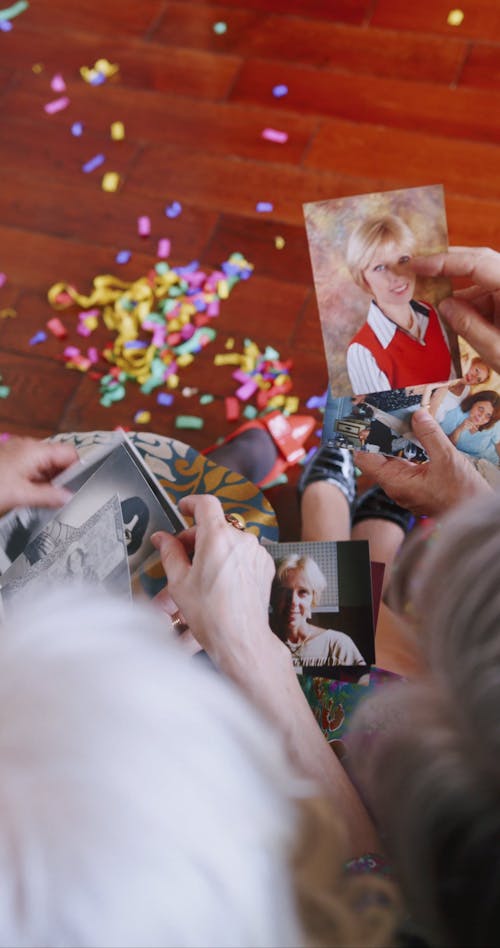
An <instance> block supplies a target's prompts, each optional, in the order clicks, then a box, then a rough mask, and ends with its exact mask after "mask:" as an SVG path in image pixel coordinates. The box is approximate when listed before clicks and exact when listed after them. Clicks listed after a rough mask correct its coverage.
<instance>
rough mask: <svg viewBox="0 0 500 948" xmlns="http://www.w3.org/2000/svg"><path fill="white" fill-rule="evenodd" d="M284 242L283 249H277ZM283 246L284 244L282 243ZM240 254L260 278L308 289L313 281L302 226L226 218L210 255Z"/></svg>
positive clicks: (219, 223)
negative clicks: (302, 286) (308, 285)
mask: <svg viewBox="0 0 500 948" xmlns="http://www.w3.org/2000/svg"><path fill="white" fill-rule="evenodd" d="M277 238H282V240H284V246H276V239H277ZM279 243H281V242H279ZM234 250H240V251H241V252H242V253H243V254H244V255H245V257H246V258H247V260H251V261H252V263H253V264H254V266H255V272H256V273H258V274H259V275H261V276H267V277H273V278H274V279H277V280H285V281H289V282H291V283H302V284H304V285H307V284H309V283H310V281H311V262H310V258H309V249H308V246H307V239H306V234H305V230H304V225H303V223H302V224H301V225H296V226H292V225H290V224H283V223H282V222H274V221H266V220H262V219H261V218H259V219H249V218H243V217H238V216H236V215H231V214H223V215H222V216H221V217H220V220H219V222H218V224H217V226H216V227H215V229H214V232H213V236H212V239H211V242H210V244H209V247H208V250H207V254H208V256H209V258H210V259H212V258H213V255H214V253H218V254H219V256H221V255H222V257H224V258H227V257H228V256H229V254H230V253H232V252H233V251H234Z"/></svg>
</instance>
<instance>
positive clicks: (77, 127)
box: [71, 122, 83, 138]
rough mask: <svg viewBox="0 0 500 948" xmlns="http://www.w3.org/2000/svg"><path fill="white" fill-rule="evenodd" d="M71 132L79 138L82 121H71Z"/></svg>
mask: <svg viewBox="0 0 500 948" xmlns="http://www.w3.org/2000/svg"><path fill="white" fill-rule="evenodd" d="M71 134H72V135H74V136H75V138H80V135H82V134H83V122H73V125H72V126H71Z"/></svg>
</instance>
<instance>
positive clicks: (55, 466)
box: [0, 437, 78, 513]
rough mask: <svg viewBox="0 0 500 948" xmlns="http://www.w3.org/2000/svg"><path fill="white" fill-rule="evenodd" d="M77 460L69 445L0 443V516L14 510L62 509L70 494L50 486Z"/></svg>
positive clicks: (23, 440) (20, 440) (27, 440)
mask: <svg viewBox="0 0 500 948" xmlns="http://www.w3.org/2000/svg"><path fill="white" fill-rule="evenodd" d="M77 460H78V454H77V451H76V449H75V448H74V447H72V446H71V445H70V444H59V443H58V442H55V441H54V442H52V441H37V440H36V439H35V438H17V437H12V438H8V440H7V441H4V442H2V444H0V513H5V512H6V511H7V510H10V509H11V508H12V507H20V506H23V507H24V506H31V507H62V505H63V504H65V503H66V502H67V501H68V500H69V498H70V497H71V494H70V493H69V492H68V491H67V490H65V489H64V488H63V487H55V486H54V485H53V484H51V481H52V480H53V478H54V477H56V476H57V475H58V474H60V473H61V472H62V471H65V470H66V468H67V467H69V466H70V464H74V462H75V461H77Z"/></svg>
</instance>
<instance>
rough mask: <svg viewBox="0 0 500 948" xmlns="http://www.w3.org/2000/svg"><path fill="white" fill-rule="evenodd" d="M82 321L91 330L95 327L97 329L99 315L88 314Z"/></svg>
mask: <svg viewBox="0 0 500 948" xmlns="http://www.w3.org/2000/svg"><path fill="white" fill-rule="evenodd" d="M82 323H83V325H84V326H86V327H87V329H90V331H91V332H93V331H94V329H97V327H98V325H99V320H98V318H97V316H86V317H85V319H82Z"/></svg>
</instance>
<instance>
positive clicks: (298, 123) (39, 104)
mask: <svg viewBox="0 0 500 948" xmlns="http://www.w3.org/2000/svg"><path fill="white" fill-rule="evenodd" d="M82 86H83V83H81V84H79V85H77V84H74V83H72V84H70V85H69V87H68V94H69V95H70V97H71V108H68V109H67V110H66V111H65V112H64V113H58V114H56V115H53V116H52V115H51V116H45V115H44V111H43V106H44V104H45V102H47V101H49V100H48V99H47V94H46V93H43V94H40V92H38V93H34V92H25V91H24V90H23V89H19V88H14V89H12V90H10V91H9V92H7V93H6V94H5V96H4V106H5V108H8V109H9V110H11V111H12V113H13V114H14V115H16V116H21V117H22V121H23V122H27V121H29V120H34V121H37V122H38V123H40V120H41V119H42V121H43V122H44V128H43V130H42V127H41V125H40V124H39V125H38V127H37V128H36V129H34V130H33V135H35V136H36V137H39V136H41V137H42V138H43V137H46V138H47V141H46V143H45V148H44V151H47V150H48V149H49V148H51V135H49V136H48V137H47V135H46V132H47V130H48V129H50V130H51V131H52V128H56V129H57V130H58V134H60V133H61V130H62V129H64V134H65V135H66V137H67V139H68V140H67V141H66V138H61V137H58V138H57V140H56V142H54V146H56V147H57V148H58V150H62V151H64V152H65V151H66V150H67V151H68V154H73V153H77V154H78V155H80V154H81V153H82V152H83V150H84V149H85V148H86V142H87V139H88V135H89V133H90V134H91V135H92V136H95V141H96V142H97V140H98V139H99V140H100V142H101V145H100V149H101V150H102V151H104V152H105V153H106V155H107V157H108V159H109V160H110V161H111V160H112V157H111V156H112V155H116V154H119V155H121V156H122V157H123V156H124V153H125V154H126V155H127V156H128V155H129V153H130V154H131V155H133V154H135V152H134V150H133V147H132V146H134V145H135V146H137V147H142V145H143V143H144V142H146V141H148V142H157V143H163V142H167V141H168V142H175V143H177V144H179V145H183V146H187V147H191V148H192V149H194V150H197V149H198V148H199V147H200V143H203V148H204V149H205V150H206V151H208V152H215V153H218V154H223V155H234V154H236V155H241V156H242V157H245V158H255V159H257V160H258V161H280V162H285V163H290V164H299V163H300V161H301V160H302V158H303V156H304V154H305V151H306V148H307V146H308V144H309V141H310V138H311V135H312V133H313V131H314V130H315V128H316V120H315V119H314V118H312V117H311V116H306V117H304V118H302V116H296V115H290V114H289V113H288V112H286V111H285V110H280V109H275V108H273V107H272V106H269V107H268V108H259V107H254V108H251V109H249V108H248V106H246V105H240V104H238V103H215V102H209V101H206V100H203V99H201V100H198V101H190V102H189V105H188V104H187V103H186V100H185V99H184V98H179V96H175V95H171V94H165V93H159V92H153V91H145V90H137V89H134V90H133V91H131V92H129V93H128V96H129V101H128V105H127V123H126V128H125V136H126V137H125V140H124V141H122V142H113V141H111V139H110V125H111V123H112V122H114V121H116V120H118V119H120V120H121V118H122V114H123V90H122V89H121V88H119V87H117V86H114V87H108V88H107V89H102V90H99V93H98V95H97V96H95V94H94V90H92V92H91V93H89V92H88V91H87V89H86V88H82ZM75 119H78V121H81V122H83V123H84V127H85V131H84V134H83V135H82V136H81V138H79V139H78V140H76V141H75V139H73V138H72V136H70V124H71V122H72V121H74V120H75ZM10 127H11V129H12V130H13V129H14V128H15V127H16V126H15V123H11V126H10ZM269 128H271V129H272V130H273V131H276V130H277V131H285V132H286V134H287V135H288V141H286V142H284V143H278V142H274V141H270V140H268V139H266V138H263V137H262V132H263V131H264V130H265V129H269ZM42 132H45V136H44V135H43V134H41V133H42ZM9 137H10V138H11V140H12V138H13V139H14V141H15V140H17V136H15V135H14V136H12V135H10V136H9V133H8V132H7V138H9ZM123 146H125V147H123ZM52 150H54V149H52ZM122 164H123V162H122Z"/></svg>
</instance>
